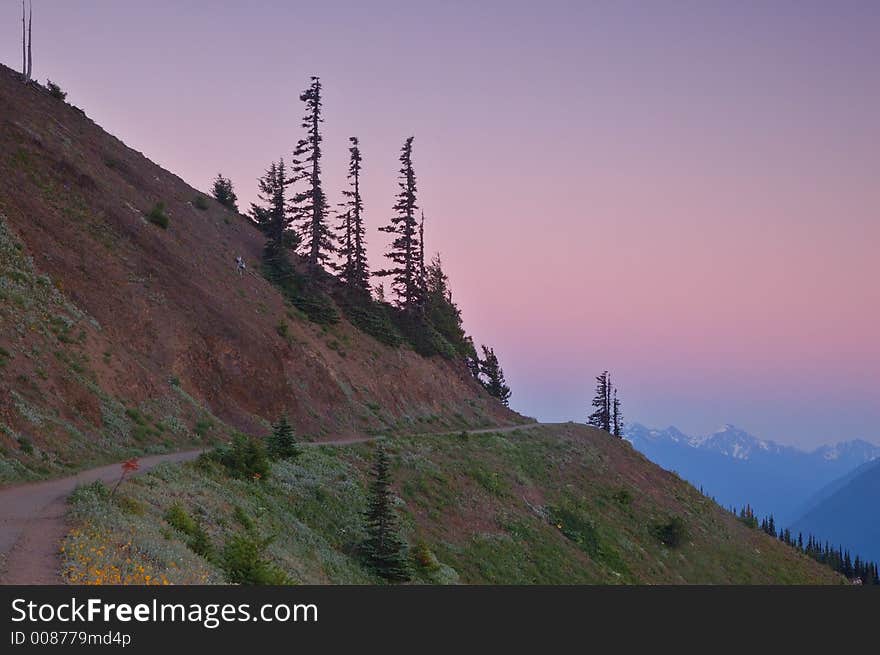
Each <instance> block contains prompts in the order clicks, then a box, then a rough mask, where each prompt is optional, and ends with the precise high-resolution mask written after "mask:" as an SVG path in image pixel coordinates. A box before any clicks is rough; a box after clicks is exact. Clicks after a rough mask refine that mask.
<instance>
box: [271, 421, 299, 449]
mask: <svg viewBox="0 0 880 655" xmlns="http://www.w3.org/2000/svg"><path fill="white" fill-rule="evenodd" d="M268 442H269V443H268V451H269V456H270V457H271V458H272V459H290V458H293V457H296V456H297V455H298V454H299V448H298V447H297V444H296V437H295V436H294V434H293V426H292V425H291V424H290V421H289V420H288V419H287V415H286V414H283V415H282V416H281V418H279V419H278V421H277V422H276V423H275V425H273V426H272V434H270V435H269V439H268Z"/></svg>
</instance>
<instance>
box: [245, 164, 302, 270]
mask: <svg viewBox="0 0 880 655" xmlns="http://www.w3.org/2000/svg"><path fill="white" fill-rule="evenodd" d="M289 182H290V181H289V180H288V179H287V168H286V167H285V165H284V159H283V158H282V159H280V160H279V161H278V162H277V163H276V162H272V165H271V166H269V169H268V170H267V171H266V174H265V175H264V176H263V177H261V178H260V180H259V182H258V188H259V198H260V200H261V201H262V204H261V205H258V204H251V217H252V218H253V220H254V222H255V223H256V224H257V226H258V227H259V228H260V230H261V231H262V232H263V234H265V235H266V245H265V247H264V248H263V264H264V267H265V270H266V271H267V273H268V274H269V275H270V277H271V278H272V279H275V280H279V279H281V278H283V277H285V276H287V275H288V274H289V273H290V272H291V268H292V267H291V265H290V261H289V260H288V258H287V250H288V249H291V248H295V247H296V245H297V239H298V235H297V233H296V232H295V231H294V230H291V229H290V224H291V216H290V212H289V208H288V206H287V201H286V199H285V189H286V187H287V185H288V184H289Z"/></svg>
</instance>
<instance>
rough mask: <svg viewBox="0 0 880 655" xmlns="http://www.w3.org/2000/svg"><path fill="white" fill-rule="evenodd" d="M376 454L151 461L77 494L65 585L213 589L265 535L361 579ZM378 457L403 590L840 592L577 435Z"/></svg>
mask: <svg viewBox="0 0 880 655" xmlns="http://www.w3.org/2000/svg"><path fill="white" fill-rule="evenodd" d="M375 447H376V444H375V443H365V444H357V445H350V446H343V447H330V446H322V447H306V448H303V449H302V452H301V454H300V455H299V456H298V457H297V458H295V459H294V460H291V461H282V462H278V463H276V464H275V465H274V467H273V469H272V472H271V475H270V476H269V478H268V479H259V480H233V479H230V478H229V477H228V476H227V475H225V474H224V472H223V470H222V469H221V468H219V467H217V466H215V465H211V464H209V463H207V462H206V463H203V464H185V465H167V466H163V467H162V468H160V469H156V470H155V471H154V472H152V473H150V474H148V475H146V476H144V477H143V478H140V479H137V480H134V481H132V482H130V483H125V485H123V487H121V488H120V491H121V493H120V495H118V496H117V497H116V498H113V499H111V498H108V496H107V492H106V491H105V488H102V487H85V488H82V489H81V490H80V491H78V492H77V493H76V494H75V496H74V499H73V502H72V510H73V517H74V529H73V531H72V532H71V533H70V535H69V536H68V538H67V540H66V541H65V545H64V550H65V558H64V575H65V577H66V579H67V580H69V581H73V582H90V583H91V582H98V583H102V582H103V583H107V582H118V581H128V582H140V583H142V582H145V581H153V582H163V581H168V582H172V583H193V582H223V581H224V580H227V579H228V578H227V575H228V567H229V565H230V559H231V558H234V561H235V562H236V563H239V557H238V554H239V553H240V552H241V550H240V545H241V543H242V541H241V540H242V539H244V540H245V541H246V542H250V543H259V542H265V540H267V539H271V543H270V544H269V546H268V547H267V549H266V552H265V553H264V554H263V555H262V556H261V557H262V561H263V565H264V569H265V570H275V571H280V572H282V573H283V575H284V576H285V577H286V579H288V580H290V581H292V582H302V583H334V584H338V583H370V582H378V581H379V580H378V579H377V578H375V577H374V576H373V575H372V574H371V573H370V571H369V570H367V569H365V568H364V567H363V566H362V564H361V561H360V559H359V557H358V555H357V546H358V543H359V542H360V541H361V540H362V539H363V536H364V532H363V531H364V524H363V518H362V514H363V511H364V508H365V504H366V497H365V495H366V487H367V483H368V480H369V474H370V467H371V461H372V458H373V456H374V455H373V451H374V449H375ZM386 447H387V448H388V450H389V452H390V453H391V455H392V477H393V478H394V480H395V483H394V485H393V486H394V490H395V493H396V494H397V495H398V496H399V499H400V500H399V512H400V514H401V515H402V517H403V525H404V532H405V535H406V538H407V540H408V542H409V544H410V555H411V560H412V569H413V572H414V576H415V580H416V581H417V582H433V583H456V582H461V583H471V584H485V583H499V584H535V583H546V584H575V583H600V584H627V583H630V584H631V583H664V584H688V583H704V584H710V583H711V584H728V583H741V584H761V583H776V584H790V583H802V584H814V583H832V584H833V583H841V582H843V579H842V578H840V577H838V576H837V575H836V574H834V573H833V572H832V571H831V570H830V569H827V568H825V567H823V566H821V565H819V564H817V563H816V562H814V561H813V560H811V559H808V558H807V557H805V556H803V555H801V554H799V553H798V552H796V551H795V550H794V549H792V548H789V547H788V546H786V545H784V544H782V543H780V542H779V541H778V540H776V539H773V538H770V537H768V536H767V535H766V534H764V533H763V532H761V531H760V530H757V529H753V528H750V527H747V526H746V525H745V524H744V523H742V522H740V521H739V520H737V519H736V518H734V517H733V515H731V514H730V513H728V512H726V511H724V510H722V509H721V508H720V507H718V506H717V505H716V504H715V503H713V502H712V501H711V500H710V499H708V498H707V497H705V496H703V495H701V494H700V493H699V492H697V491H696V490H695V489H694V488H693V487H691V486H690V485H689V484H687V483H686V482H684V481H682V480H681V479H680V478H678V477H677V476H676V475H674V474H672V473H669V472H667V471H664V470H663V469H661V468H659V467H658V466H656V465H654V464H652V463H651V462H649V461H648V460H646V459H645V458H644V457H643V456H642V455H640V454H639V453H638V452H637V451H635V450H634V449H633V448H632V447H631V446H630V445H629V444H628V443H627V442H625V441H621V440H618V439H615V438H613V437H611V436H610V435H609V434H608V433H605V432H601V431H599V430H596V429H594V428H588V427H586V426H582V425H575V424H563V425H541V426H535V427H531V428H516V429H515V430H508V431H504V432H491V433H483V434H464V433H453V434H446V435H432V436H418V437H395V438H393V439H391V440H389V441H388V442H387V446H386ZM670 525H677V526H678V527H677V528H676V529H673V530H670V528H669V526H670ZM670 535H671V536H672V537H677V539H678V542H677V543H676V539H675V538H670ZM664 542H665V543H664ZM230 544H231V545H235V546H236V548H232V547H231V546H230ZM248 552H250V553H251V557H252V558H253V557H254V553H255V552H256V551H255V550H253V549H251V550H250V551H248ZM272 567H276V568H274V569H273V568H272ZM146 576H149V580H146V579H145V578H146Z"/></svg>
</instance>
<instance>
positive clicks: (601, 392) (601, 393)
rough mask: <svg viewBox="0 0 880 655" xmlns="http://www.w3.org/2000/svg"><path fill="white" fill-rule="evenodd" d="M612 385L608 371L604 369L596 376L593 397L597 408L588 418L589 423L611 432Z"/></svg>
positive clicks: (594, 405)
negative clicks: (610, 399)
mask: <svg viewBox="0 0 880 655" xmlns="http://www.w3.org/2000/svg"><path fill="white" fill-rule="evenodd" d="M610 386H611V384H610V376H609V374H608V371H602V374H601V375H599V376H598V377H597V378H596V395H595V396H594V397H593V407H594V408H595V410H594V411H593V413H592V414H590V416H589V418H588V419H587V423H588V424H589V425H593V426H595V427H597V428H599V429H600V430H605V431H606V432H611V408H610V406H609V405H610V403H609V398H610V395H611V394H610Z"/></svg>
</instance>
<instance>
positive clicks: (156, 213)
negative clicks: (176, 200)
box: [147, 202, 168, 230]
mask: <svg viewBox="0 0 880 655" xmlns="http://www.w3.org/2000/svg"><path fill="white" fill-rule="evenodd" d="M147 220H148V221H150V223H152V224H153V225H158V226H159V227H161V228H162V229H163V230H167V229H168V214H166V213H165V203H164V202H157V203H156V204H155V205H153V208H152V209H151V210H150V211H149V212H148V213H147Z"/></svg>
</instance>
